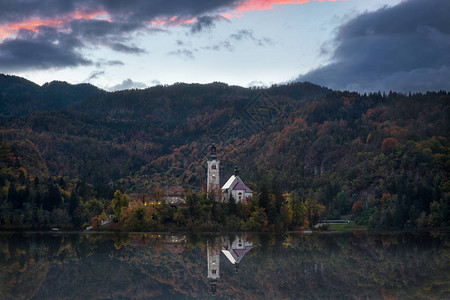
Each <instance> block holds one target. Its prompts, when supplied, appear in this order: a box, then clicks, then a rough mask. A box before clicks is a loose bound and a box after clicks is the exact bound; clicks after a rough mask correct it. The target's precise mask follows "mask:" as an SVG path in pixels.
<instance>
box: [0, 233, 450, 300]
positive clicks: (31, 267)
mask: <svg viewBox="0 0 450 300" xmlns="http://www.w3.org/2000/svg"><path fill="white" fill-rule="evenodd" d="M174 238H175V236H174ZM178 238H179V237H178ZM183 238H184V236H183ZM221 239H222V241H220V243H219V245H220V247H219V248H218V249H219V253H222V254H220V257H221V258H222V261H221V264H220V280H219V284H218V286H217V296H218V297H219V298H222V297H223V298H240V299H268V298H273V299H285V298H288V299H292V298H296V299H305V298H306V299H324V298H326V299H329V298H345V299H356V298H360V299H361V298H367V299H380V298H383V297H387V298H392V299H394V298H396V297H397V299H411V298H413V299H417V298H418V299H427V298H428V299H445V298H447V296H448V295H449V293H450V275H449V273H450V271H449V270H450V259H449V258H450V244H449V239H448V235H437V236H435V237H433V236H431V235H429V234H396V235H388V234H380V235H368V234H365V233H362V234H357V235H354V234H324V235H315V234H313V235H310V236H301V235H284V236H276V235H262V236H253V237H251V238H248V240H247V243H248V244H247V246H246V247H248V246H249V243H253V245H255V244H259V245H261V246H260V247H257V248H255V247H253V248H252V250H251V251H247V250H244V249H241V250H243V252H244V251H246V252H245V254H244V255H245V258H242V257H243V256H236V257H235V256H233V254H232V252H231V250H233V249H232V245H233V243H235V241H236V240H233V241H231V239H232V238H231V239H229V243H228V244H227V237H224V238H221ZM213 240H214V239H211V238H208V237H189V236H188V237H186V239H185V240H184V241H183V242H182V243H181V244H183V246H182V248H183V250H184V251H178V250H177V251H175V252H173V251H170V249H168V248H167V246H169V247H170V244H171V243H172V242H176V241H174V240H172V237H171V236H159V237H158V236H150V235H129V236H116V235H78V234H71V235H65V234H61V235H60V236H57V237H53V236H49V235H40V234H33V235H27V236H23V235H6V234H3V235H0V241H1V242H0V298H1V299H11V298H14V299H30V298H35V299H60V298H64V297H68V295H70V298H75V299H98V298H156V299H173V298H205V297H208V295H209V294H210V288H209V282H208V280H207V278H206V276H205V274H206V272H207V267H206V266H205V263H206V260H205V258H206V256H207V252H208V251H207V244H208V245H210V244H212V243H213ZM241 241H242V242H243V241H244V240H243V239H242V240H241ZM237 242H239V240H238V241H237ZM238 244H239V243H238ZM244 245H245V243H241V247H243V246H244ZM226 247H228V249H226ZM177 249H178V247H177ZM230 249H231V250H230ZM223 250H225V251H229V252H230V253H229V254H230V255H231V256H232V257H233V259H234V261H236V262H237V263H239V261H240V263H239V272H237V273H236V272H235V266H234V265H233V264H232V263H230V262H229V261H231V260H230V259H229V257H228V255H227V254H225V253H224V252H223ZM233 251H234V250H233ZM243 252H242V253H243ZM234 254H235V255H238V254H239V251H238V252H235V253H234Z"/></svg>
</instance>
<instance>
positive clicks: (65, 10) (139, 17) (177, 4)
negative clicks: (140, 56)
mask: <svg viewBox="0 0 450 300" xmlns="http://www.w3.org/2000/svg"><path fill="white" fill-rule="evenodd" d="M238 2H239V1H237V0H214V1H210V0H190V1H186V0H171V1H161V0H146V1H142V0H127V1H121V0H71V1H61V0H14V1H8V0H1V1H0V24H1V23H10V22H18V21H22V20H27V19H30V18H33V17H41V18H43V17H45V18H55V17H58V16H61V15H64V14H69V13H72V12H74V11H76V10H82V11H85V12H94V11H98V10H106V11H107V12H108V13H109V14H110V15H111V17H112V19H113V20H114V21H119V20H120V21H122V22H123V21H127V22H128V21H131V20H133V21H134V22H141V21H150V20H152V19H153V18H155V17H161V16H169V17H171V16H185V17H196V16H200V15H204V14H208V13H210V12H213V11H215V10H217V9H220V8H224V7H232V6H233V5H234V4H235V3H238Z"/></svg>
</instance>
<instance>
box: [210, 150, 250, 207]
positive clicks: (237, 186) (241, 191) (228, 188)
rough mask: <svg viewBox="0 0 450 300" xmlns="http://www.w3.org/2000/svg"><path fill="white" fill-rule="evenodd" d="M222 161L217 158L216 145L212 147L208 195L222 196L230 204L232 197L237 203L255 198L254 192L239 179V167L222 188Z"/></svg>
mask: <svg viewBox="0 0 450 300" xmlns="http://www.w3.org/2000/svg"><path fill="white" fill-rule="evenodd" d="M219 166H220V161H219V158H218V156H217V149H216V146H215V145H214V144H212V145H211V152H210V154H209V157H208V174H207V181H206V188H207V192H208V194H211V193H212V194H214V195H215V196H216V197H217V198H219V195H222V196H221V198H222V201H223V202H228V201H229V200H230V198H231V197H233V199H234V200H235V201H236V202H240V201H245V200H247V199H248V198H250V197H252V196H253V192H252V190H251V189H249V188H248V187H247V186H246V185H245V183H244V181H242V179H241V177H239V170H238V167H236V168H235V169H234V175H232V176H231V177H230V178H229V179H228V180H227V182H226V183H225V184H224V185H223V186H222V188H220V168H219Z"/></svg>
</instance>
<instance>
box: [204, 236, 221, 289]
mask: <svg viewBox="0 0 450 300" xmlns="http://www.w3.org/2000/svg"><path fill="white" fill-rule="evenodd" d="M207 255H208V280H209V285H210V288H211V293H212V294H215V293H216V291H217V289H216V287H217V282H218V280H219V278H220V240H219V238H216V239H215V241H214V243H210V242H208V243H207Z"/></svg>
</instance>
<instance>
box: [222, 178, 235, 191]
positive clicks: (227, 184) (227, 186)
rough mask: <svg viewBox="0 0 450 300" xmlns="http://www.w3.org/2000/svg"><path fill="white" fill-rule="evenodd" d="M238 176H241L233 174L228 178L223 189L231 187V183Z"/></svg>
mask: <svg viewBox="0 0 450 300" xmlns="http://www.w3.org/2000/svg"><path fill="white" fill-rule="evenodd" d="M236 177H239V176H235V175H232V176H231V177H230V179H228V181H227V182H226V183H225V184H224V185H223V187H222V190H224V189H229V188H230V187H231V185H232V184H233V183H234V180H235V179H236Z"/></svg>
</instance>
